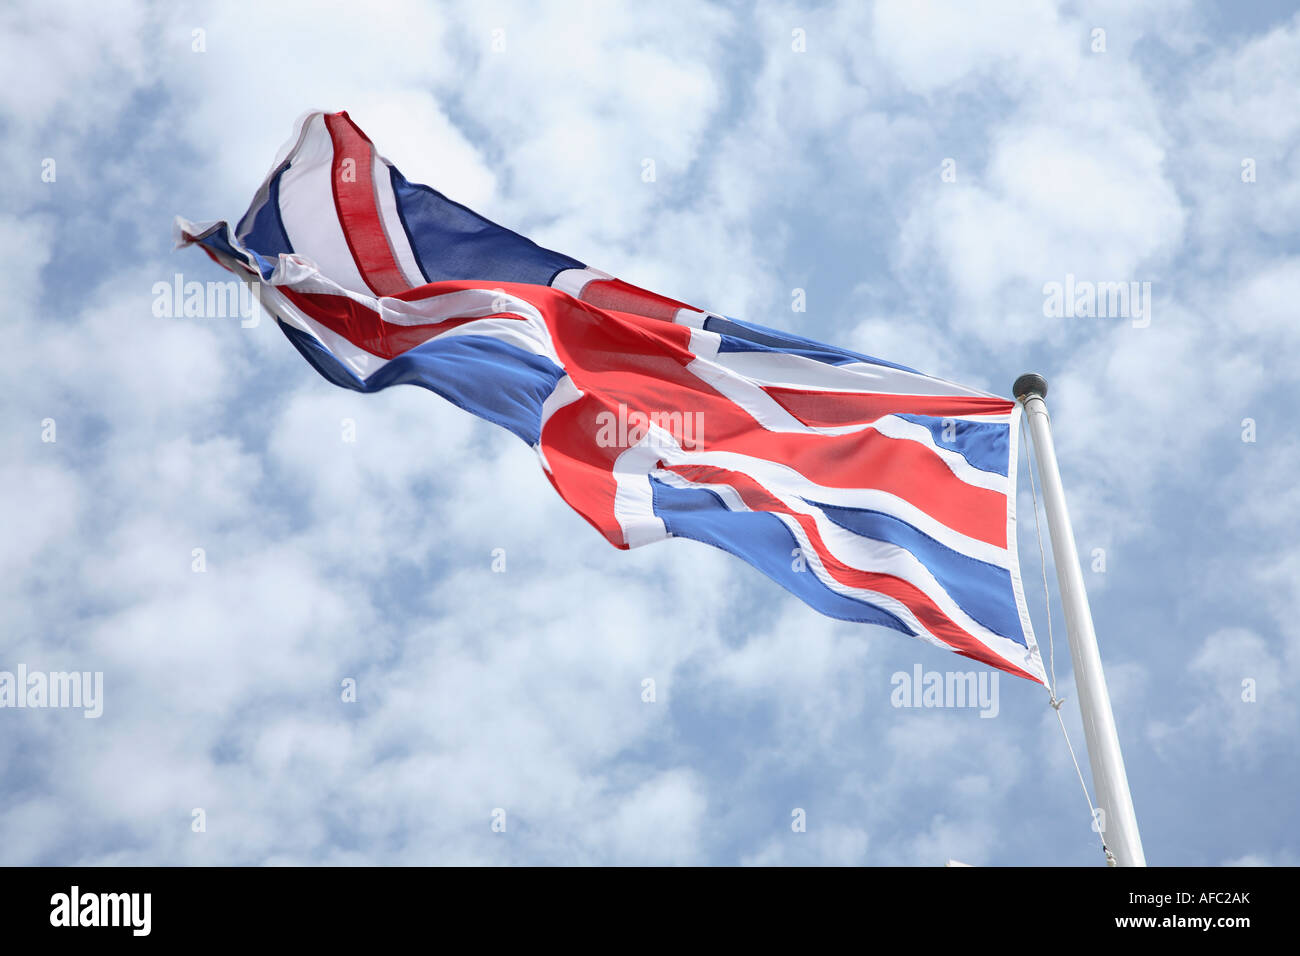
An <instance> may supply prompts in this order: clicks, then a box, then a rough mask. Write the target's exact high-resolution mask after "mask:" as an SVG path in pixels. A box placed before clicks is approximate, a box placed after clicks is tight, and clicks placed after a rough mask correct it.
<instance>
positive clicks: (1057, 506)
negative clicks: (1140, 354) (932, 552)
mask: <svg viewBox="0 0 1300 956" xmlns="http://www.w3.org/2000/svg"><path fill="white" fill-rule="evenodd" d="M1012 392H1013V393H1014V394H1015V396H1016V399H1017V400H1018V401H1020V402H1021V404H1023V405H1024V409H1025V415H1026V417H1027V418H1028V419H1029V433H1030V435H1031V436H1032V437H1033V440H1034V455H1035V458H1036V459H1037V461H1038V477H1039V479H1040V481H1041V482H1042V487H1043V502H1044V505H1045V507H1046V509H1047V527H1048V529H1049V530H1050V532H1051V536H1052V556H1053V558H1054V559H1055V561H1056V580H1057V582H1058V584H1059V585H1060V591H1061V604H1062V606H1063V607H1064V609H1065V626H1066V631H1067V633H1068V634H1069V638H1070V658H1071V660H1073V662H1074V682H1075V688H1076V690H1077V691H1078V696H1079V710H1080V711H1081V713H1082V715H1083V733H1084V738H1085V740H1086V742H1087V745H1088V763H1089V764H1090V765H1091V766H1092V782H1093V788H1094V789H1095V790H1096V792H1097V803H1098V806H1099V807H1100V809H1101V811H1102V817H1101V819H1100V820H1099V821H1098V823H1099V826H1100V827H1101V831H1102V839H1103V840H1104V841H1105V844H1106V846H1107V847H1108V848H1109V849H1110V851H1111V853H1113V854H1114V856H1115V861H1116V863H1118V864H1119V865H1120V866H1146V865H1147V861H1146V855H1145V854H1144V853H1143V852H1142V837H1141V835H1140V834H1139V833H1138V825H1137V815H1136V814H1135V813H1134V811H1133V795H1132V794H1131V793H1130V792H1129V787H1128V774H1127V773H1125V771H1124V755H1123V754H1122V753H1121V752H1120V749H1119V735H1118V734H1116V732H1115V715H1114V714H1113V713H1112V712H1111V708H1110V692H1109V691H1107V689H1106V675H1105V674H1103V673H1102V669H1101V653H1100V652H1099V651H1098V650H1097V632H1096V631H1095V630H1094V629H1093V626H1092V611H1091V610H1090V609H1089V607H1088V595H1087V593H1086V592H1085V591H1084V587H1083V570H1082V569H1081V568H1080V567H1079V552H1078V548H1077V547H1076V546H1075V543H1074V532H1073V531H1072V530H1071V528H1070V514H1069V511H1068V510H1067V509H1066V507H1065V489H1064V488H1063V487H1062V485H1061V473H1060V470H1059V468H1058V466H1057V462H1056V446H1055V445H1054V444H1053V443H1052V428H1051V419H1050V418H1049V417H1048V414H1047V402H1046V401H1045V400H1044V399H1045V398H1046V396H1047V381H1046V380H1045V379H1044V378H1043V377H1042V376H1041V375H1035V374H1033V373H1032V372H1031V373H1027V374H1025V375H1022V376H1020V377H1019V378H1018V379H1016V382H1015V384H1014V385H1013V386H1012Z"/></svg>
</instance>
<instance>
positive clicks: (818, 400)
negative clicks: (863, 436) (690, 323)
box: [763, 385, 1016, 428]
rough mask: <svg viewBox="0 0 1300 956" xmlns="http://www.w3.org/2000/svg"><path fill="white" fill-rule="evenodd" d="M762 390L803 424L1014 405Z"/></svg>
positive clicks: (1000, 409) (996, 411) (971, 398)
mask: <svg viewBox="0 0 1300 956" xmlns="http://www.w3.org/2000/svg"><path fill="white" fill-rule="evenodd" d="M763 391H765V392H767V394H768V395H770V396H772V398H773V400H774V401H776V403H777V404H779V405H780V406H781V407H782V408H784V409H785V410H786V411H787V412H789V413H790V414H791V415H793V416H794V417H795V418H797V419H799V421H801V422H803V423H804V424H805V425H810V426H812V427H814V428H837V427H839V426H842V425H862V424H865V423H867V422H874V421H875V420H876V419H878V418H880V417H882V416H884V415H933V416H935V417H938V418H943V417H947V416H957V415H1006V414H1009V413H1010V412H1011V410H1012V409H1014V408H1015V407H1016V406H1015V402H1009V401H1007V400H1006V399H1002V398H986V397H982V396H979V395H889V394H883V393H880V392H819V391H815V390H812V389H800V388H786V387H784V386H778V385H767V386H764V387H763Z"/></svg>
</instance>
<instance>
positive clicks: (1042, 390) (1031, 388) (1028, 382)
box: [1011, 372, 1047, 401]
mask: <svg viewBox="0 0 1300 956" xmlns="http://www.w3.org/2000/svg"><path fill="white" fill-rule="evenodd" d="M1011 394H1012V395H1014V396H1015V397H1016V400H1017V401H1024V400H1025V399H1026V398H1028V397H1029V396H1030V395H1037V396H1038V397H1039V398H1046V397H1047V379H1045V378H1043V376H1041V375H1039V374H1038V373H1037V372H1026V373H1025V374H1024V375H1022V376H1020V377H1019V378H1018V379H1016V383H1015V384H1014V385H1012V386H1011Z"/></svg>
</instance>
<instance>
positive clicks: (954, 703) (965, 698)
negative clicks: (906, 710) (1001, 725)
mask: <svg viewBox="0 0 1300 956" xmlns="http://www.w3.org/2000/svg"><path fill="white" fill-rule="evenodd" d="M889 683H890V685H891V686H892V687H893V688H894V690H893V692H892V693H891V694H890V695H889V702H890V703H891V704H892V705H893V706H895V707H936V708H938V707H969V708H979V712H980V716H981V717H996V716H997V715H998V711H999V710H1000V706H999V704H998V672H997V671H926V670H922V669H921V665H920V664H917V665H916V666H915V667H913V668H912V673H910V674H909V673H908V672H907V671H895V672H894V676H893V677H891V678H890V679H889Z"/></svg>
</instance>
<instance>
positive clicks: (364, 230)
mask: <svg viewBox="0 0 1300 956" xmlns="http://www.w3.org/2000/svg"><path fill="white" fill-rule="evenodd" d="M325 126H326V128H327V129H328V130H329V134H330V139H331V140H332V141H333V143H334V168H333V169H332V170H331V171H330V183H331V184H332V186H333V190H334V206H335V208H336V209H337V210H338V214H339V222H340V224H341V225H342V227H343V236H344V238H345V239H347V243H348V249H350V250H351V252H352V258H353V260H355V261H356V264H357V271H359V272H360V273H361V278H363V279H364V280H365V282H366V285H368V286H369V287H370V289H371V291H372V292H374V293H375V294H376V295H394V294H396V293H398V292H401V291H403V290H405V289H408V288H410V283H409V282H407V281H406V277H405V276H404V275H402V269H401V267H400V266H399V265H398V264H397V259H396V258H394V256H393V249H392V246H391V245H389V242H388V232H387V230H386V229H385V228H384V221H383V219H381V218H380V215H379V204H378V202H377V200H376V199H375V182H374V163H375V148H374V146H373V145H372V144H371V142H370V140H369V139H367V138H366V135H365V134H364V133H362V132H361V130H359V129H357V127H356V126H355V125H354V124H353V122H352V120H351V119H350V118H349V117H348V114H347V113H332V114H330V115H328V116H326V117H325Z"/></svg>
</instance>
